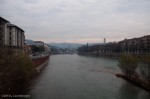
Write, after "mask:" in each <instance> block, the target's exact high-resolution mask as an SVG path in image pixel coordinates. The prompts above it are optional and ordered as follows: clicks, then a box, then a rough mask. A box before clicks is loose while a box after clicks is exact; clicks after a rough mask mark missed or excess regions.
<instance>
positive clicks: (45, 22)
mask: <svg viewBox="0 0 150 99" xmlns="http://www.w3.org/2000/svg"><path fill="white" fill-rule="evenodd" d="M149 5H150V0H132V1H131V0H15V1H14V0H3V1H2V0H1V1H0V9H1V10H0V16H2V17H3V18H5V19H6V20H8V21H10V22H11V23H12V24H15V25H17V26H19V27H21V28H22V29H23V30H24V31H25V36H26V39H32V40H40V41H44V42H46V43H52V42H53V43H59V42H62V43H63V42H66V43H81V44H86V43H102V42H103V38H106V40H107V42H113V41H120V40H123V39H125V38H127V39H130V38H135V37H141V36H144V35H149V34H150V28H149V27H150V20H149V17H150V6H149Z"/></svg>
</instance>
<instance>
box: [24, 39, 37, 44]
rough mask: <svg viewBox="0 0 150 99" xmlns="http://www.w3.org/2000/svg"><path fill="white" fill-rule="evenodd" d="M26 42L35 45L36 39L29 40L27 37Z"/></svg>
mask: <svg viewBox="0 0 150 99" xmlns="http://www.w3.org/2000/svg"><path fill="white" fill-rule="evenodd" d="M25 42H26V43H27V44H29V45H35V43H34V41H33V40H28V39H26V40H25Z"/></svg>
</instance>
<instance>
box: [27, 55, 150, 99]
mask: <svg viewBox="0 0 150 99" xmlns="http://www.w3.org/2000/svg"><path fill="white" fill-rule="evenodd" d="M117 64H118V60H117V59H109V58H96V57H85V56H78V55H56V56H51V58H50V62H49V64H48V66H47V67H46V68H45V69H44V71H43V72H42V74H41V75H40V77H38V78H37V80H36V83H35V84H34V86H33V87H32V89H31V91H30V93H31V97H32V98H33V99H41V97H42V99H149V98H150V96H149V94H148V92H146V91H144V90H142V89H140V88H138V87H136V86H134V85H132V84H130V83H128V82H126V81H124V80H123V79H121V78H117V77H116V76H115V75H114V74H115V73H116V72H120V70H119V68H118V67H117Z"/></svg>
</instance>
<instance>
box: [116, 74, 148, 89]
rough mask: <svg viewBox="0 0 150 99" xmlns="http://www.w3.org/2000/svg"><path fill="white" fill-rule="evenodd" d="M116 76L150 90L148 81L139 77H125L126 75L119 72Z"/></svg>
mask: <svg viewBox="0 0 150 99" xmlns="http://www.w3.org/2000/svg"><path fill="white" fill-rule="evenodd" d="M116 76H117V77H119V78H122V79H124V80H126V81H128V82H130V83H132V84H134V85H136V86H138V87H140V88H142V89H144V90H146V91H149V92H150V85H149V84H148V82H147V81H145V80H143V79H141V78H139V77H135V76H134V77H127V76H126V75H124V74H120V73H118V74H116Z"/></svg>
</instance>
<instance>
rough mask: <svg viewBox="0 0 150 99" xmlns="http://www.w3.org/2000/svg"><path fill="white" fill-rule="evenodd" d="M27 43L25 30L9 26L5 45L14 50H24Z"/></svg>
mask: <svg viewBox="0 0 150 99" xmlns="http://www.w3.org/2000/svg"><path fill="white" fill-rule="evenodd" d="M24 43H25V35H24V30H22V29H21V28H19V27H18V26H16V25H13V24H8V25H7V33H6V35H5V45H6V46H9V47H13V48H23V47H24Z"/></svg>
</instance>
